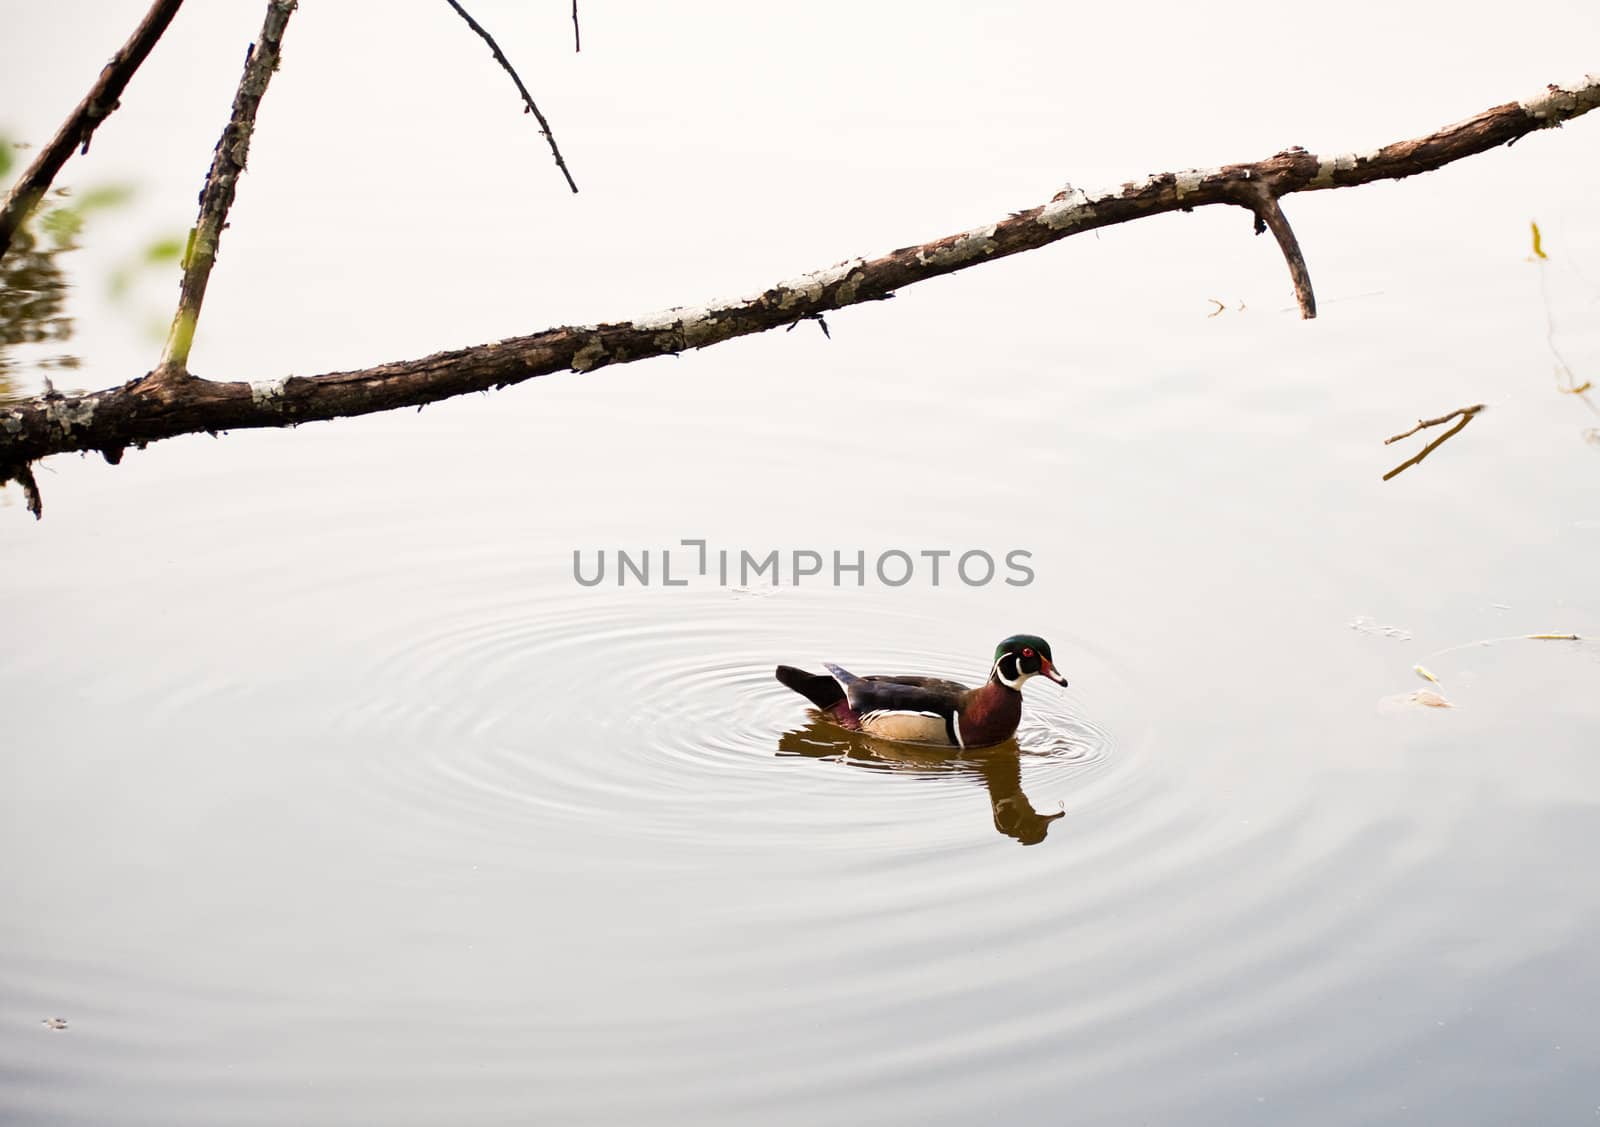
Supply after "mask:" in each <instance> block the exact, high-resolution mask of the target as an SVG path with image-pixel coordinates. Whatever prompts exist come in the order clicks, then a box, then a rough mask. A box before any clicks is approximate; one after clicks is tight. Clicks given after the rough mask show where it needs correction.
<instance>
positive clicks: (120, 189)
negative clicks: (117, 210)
mask: <svg viewBox="0 0 1600 1127" xmlns="http://www.w3.org/2000/svg"><path fill="white" fill-rule="evenodd" d="M133 194H134V191H133V185H132V184H101V185H99V186H98V187H95V188H90V189H89V190H88V191H86V192H84V193H83V195H81V196H79V197H78V208H79V210H80V211H85V212H89V211H99V210H101V209H104V208H108V207H120V206H122V205H123V204H125V203H127V202H128V201H129V200H131V199H133Z"/></svg>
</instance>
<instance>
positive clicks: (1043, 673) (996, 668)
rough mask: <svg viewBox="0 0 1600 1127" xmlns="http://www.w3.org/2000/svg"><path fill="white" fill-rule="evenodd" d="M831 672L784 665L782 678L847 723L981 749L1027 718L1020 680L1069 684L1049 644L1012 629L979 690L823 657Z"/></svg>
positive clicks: (898, 738)
mask: <svg viewBox="0 0 1600 1127" xmlns="http://www.w3.org/2000/svg"><path fill="white" fill-rule="evenodd" d="M823 668H824V669H826V670H827V671H828V672H827V673H825V674H824V673H808V672H806V671H805V670H804V669H796V668H795V667H794V666H792V665H780V666H778V668H777V678H778V681H779V683H780V684H782V685H784V686H786V687H787V688H790V689H793V690H794V691H795V692H797V693H799V694H800V695H801V696H803V697H805V698H806V699H807V700H809V701H810V702H811V703H812V704H814V705H816V707H817V710H818V711H819V712H821V713H822V714H823V716H825V717H826V718H827V719H829V720H831V721H833V722H834V723H835V724H837V725H839V726H840V727H841V728H848V729H850V730H851V731H858V732H865V733H866V734H867V735H869V736H876V737H877V738H879V739H883V740H892V741H894V742H896V743H915V744H931V745H933V746H936V747H955V748H978V747H992V746H993V745H995V744H999V743H1004V742H1005V741H1006V740H1009V739H1010V738H1011V737H1012V736H1014V735H1015V734H1016V731H1017V724H1018V723H1019V722H1020V721H1021V720H1022V686H1023V684H1024V683H1025V682H1026V681H1028V679H1029V678H1032V677H1045V678H1048V679H1049V680H1051V681H1054V682H1055V683H1056V684H1058V685H1061V686H1062V687H1063V688H1064V687H1066V684H1067V679H1066V678H1065V677H1063V676H1062V675H1061V671H1060V670H1058V669H1057V668H1056V666H1055V660H1054V658H1053V657H1052V656H1051V654H1050V643H1049V642H1047V641H1045V640H1044V639H1043V638H1041V637H1039V636H1038V635H1036V634H1013V635H1011V637H1009V638H1007V639H1005V640H1004V641H1003V642H1001V643H1000V644H999V645H998V646H996V647H995V648H994V660H993V662H991V663H990V666H989V679H988V680H987V681H985V682H984V683H983V684H982V685H979V686H978V687H977V688H975V689H973V688H968V687H967V686H966V685H963V684H961V683H959V682H957V681H946V680H944V679H943V678H940V677H907V676H881V675H879V676H870V677H857V676H856V675H855V674H854V673H851V672H850V671H849V670H847V669H842V668H840V667H839V666H837V665H833V664H831V663H828V662H823Z"/></svg>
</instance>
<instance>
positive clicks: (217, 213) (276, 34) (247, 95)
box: [153, 0, 296, 383]
mask: <svg viewBox="0 0 1600 1127" xmlns="http://www.w3.org/2000/svg"><path fill="white" fill-rule="evenodd" d="M295 7H296V0H269V2H268V4H267V15H266V20H265V21H264V22H263V23H262V25H261V36H260V38H259V39H257V41H256V42H254V43H252V44H251V45H250V47H249V48H248V49H247V50H246V51H245V55H244V74H243V75H242V76H240V78H239V89H238V92H237V93H235V94H234V96H233V113H232V114H231V115H230V116H229V118H228V124H227V125H226V126H224V127H223V130H222V136H221V137H220V138H219V139H218V140H217V148H216V151H215V152H214V153H213V154H212V157H211V171H210V172H208V173H206V184H205V187H204V188H202V189H201V190H200V214H199V216H198V217H197V218H196V219H195V223H194V228H193V230H191V231H190V232H189V245H188V247H187V249H185V251H184V254H183V282H182V284H181V286H180V287H179V290H178V311H177V312H176V313H175V314H173V317H172V328H171V330H169V331H168V333H167V346H166V348H165V349H164V350H163V351H162V355H161V363H160V364H158V365H157V366H156V371H155V372H154V373H153V375H154V377H155V379H156V380H157V381H158V382H166V383H179V382H182V381H184V380H185V379H186V378H187V377H188V374H189V349H190V348H191V347H192V346H193V344H194V330H195V326H196V325H197V324H198V323H199V321H200V306H201V305H202V304H203V303H204V301H205V299H206V284H207V283H208V282H209V281H210V280H211V268H212V267H213V266H215V265H216V263H217V249H218V247H219V246H220V245H221V243H222V229H223V228H224V227H225V226H227V222H228V209H229V208H231V207H233V197H234V194H235V193H236V192H237V191H238V188H239V176H240V174H241V173H243V172H244V166H245V163H246V162H247V161H248V160H249V158H250V138H251V136H252V135H253V134H254V133H255V128H256V110H257V109H259V108H260V106H261V99H262V97H263V96H264V95H265V94H266V92H267V84H268V83H270V82H271V81H272V75H273V73H274V72H275V71H277V69H278V60H279V59H280V58H281V57H282V53H283V32H284V29H285V28H287V27H288V25H289V17H290V16H292V15H293V14H294V10H295Z"/></svg>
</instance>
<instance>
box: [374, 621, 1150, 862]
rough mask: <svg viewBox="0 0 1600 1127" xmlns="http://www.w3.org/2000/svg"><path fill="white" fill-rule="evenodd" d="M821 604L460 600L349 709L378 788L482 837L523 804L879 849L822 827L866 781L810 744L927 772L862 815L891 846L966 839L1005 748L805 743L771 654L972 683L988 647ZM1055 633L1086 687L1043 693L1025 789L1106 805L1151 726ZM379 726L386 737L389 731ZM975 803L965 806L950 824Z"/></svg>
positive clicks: (1108, 677)
mask: <svg viewBox="0 0 1600 1127" xmlns="http://www.w3.org/2000/svg"><path fill="white" fill-rule="evenodd" d="M817 610H818V608H817V604H816V602H815V600H814V599H809V598H805V597H802V596H801V594H800V593H797V592H793V591H787V590H779V591H777V592H776V593H775V594H774V596H773V597H770V598H765V599H761V600H751V599H747V598H739V597H737V593H735V592H731V591H712V592H709V593H698V592H696V593H687V592H675V591H668V592H661V591H648V590H645V591H635V592H612V593H609V594H606V593H596V592H583V593H581V594H580V595H577V596H569V597H566V598H556V597H551V596H549V595H548V593H546V595H545V596H543V597H540V598H537V599H529V600H527V601H525V602H523V603H521V604H518V605H514V606H511V607H509V608H508V607H506V606H505V605H503V604H496V605H484V606H482V607H479V608H476V609H475V610H473V611H471V612H468V613H462V614H458V615H456V616H454V617H452V618H451V619H450V620H449V621H445V622H440V623H439V624H438V626H437V628H436V629H434V630H432V631H431V632H427V633H424V634H422V635H421V636H418V637H414V638H412V639H411V640H410V641H409V644H408V645H407V646H406V647H405V648H404V649H403V650H400V651H397V652H393V653H391V654H390V655H389V656H388V657H387V658H386V660H385V661H384V662H382V663H381V664H380V666H379V667H378V668H376V669H375V670H373V671H372V673H371V675H370V676H369V677H368V678H366V679H365V680H366V683H367V684H369V685H371V686H373V687H374V691H373V693H372V695H371V696H369V697H368V698H367V699H365V700H364V701H362V702H361V703H360V705H359V706H358V707H356V708H354V709H353V710H351V711H350V712H349V713H347V714H346V716H345V717H344V720H343V723H345V724H347V725H351V726H354V727H358V728H360V729H361V730H362V731H363V732H364V733H366V738H365V739H364V742H366V743H367V744H368V746H377V747H379V748H381V749H382V750H381V751H380V752H378V753H376V754H375V755H374V756H373V758H371V759H370V760H368V761H367V763H366V768H367V770H368V771H369V772H370V775H369V778H368V779H367V782H366V783H365V784H361V785H360V786H359V787H358V789H366V788H368V787H370V789H371V790H373V791H375V792H377V793H382V794H386V795H387V796H388V797H389V799H390V800H392V801H394V802H396V803H398V804H400V805H401V806H403V807H407V808H409V809H410V810H411V811H412V813H413V814H415V815H416V816H418V817H421V818H425V819H427V820H429V821H431V822H434V823H449V822H454V823H456V824H457V826H458V827H459V828H460V829H461V830H462V831H463V832H470V833H492V832H494V830H493V827H494V826H496V825H497V824H499V825H500V826H501V828H502V829H503V830H506V831H508V832H514V827H515V823H516V821H517V819H519V818H525V817H529V816H533V815H534V814H537V815H538V816H541V817H549V816H556V817H563V818H568V819H572V820H574V821H591V822H593V821H604V820H607V819H622V820H625V821H626V822H627V823H628V826H629V828H630V832H634V833H652V834H665V835H671V836H673V837H678V838H692V839H698V840H729V841H731V840H737V839H738V838H740V837H741V836H744V835H747V834H750V833H755V832H759V833H761V834H763V835H770V834H772V833H774V832H788V833H793V834H794V835H795V836H796V840H797V844H802V845H804V846H805V847H807V848H814V847H817V846H818V845H819V844H825V843H829V842H832V843H837V844H848V845H852V846H859V845H861V844H863V842H862V841H861V840H859V839H856V838H852V839H841V838H839V837H838V836H837V835H823V836H821V837H820V838H819V835H818V834H817V833H816V832H815V831H816V830H817V829H818V828H826V827H829V826H837V825H839V824H843V823H849V822H850V821H851V820H852V812H851V807H852V803H851V802H850V801H849V800H848V799H847V798H845V797H844V796H843V794H842V793H841V794H840V795H839V797H838V798H837V799H835V798H827V799H822V798H821V797H820V796H819V795H818V794H817V792H818V791H823V792H828V793H829V794H833V793H835V792H846V791H849V790H851V789H852V787H853V786H854V784H853V783H850V782H841V781H840V780H839V779H838V778H837V772H836V771H834V770H832V769H831V767H830V763H828V762H822V763H804V762H797V761H796V760H797V759H800V758H808V757H809V758H814V759H824V760H830V759H831V760H842V761H844V762H847V763H849V764H853V765H862V764H865V765H871V766H879V767H894V768H895V769H896V771H897V773H898V774H901V775H903V776H907V777H906V778H904V779H903V780H901V781H899V782H898V784H897V785H898V786H899V787H900V788H901V792H902V795H901V797H904V798H908V799H913V800H914V803H915V805H914V807H906V808H905V809H904V813H903V815H902V817H901V818H899V819H896V820H892V821H889V822H884V821H881V820H879V821H873V822H872V823H871V824H870V826H867V827H863V828H864V829H865V830H866V833H867V836H868V838H869V839H871V840H872V841H873V842H875V843H876V844H878V845H887V844H889V843H891V842H892V841H893V840H895V838H896V836H897V834H898V831H899V829H901V828H903V827H904V825H905V824H906V823H907V822H915V823H918V824H919V825H920V826H921V827H922V829H923V830H924V831H925V830H927V829H928V828H929V827H933V826H941V827H945V828H942V829H940V830H937V831H935V833H934V837H933V839H932V840H929V839H928V838H927V836H926V834H924V837H923V842H922V843H923V844H934V843H935V842H936V841H937V840H938V839H939V838H940V837H941V836H942V835H944V834H946V833H950V834H953V835H954V837H957V838H959V837H968V836H970V830H971V829H972V825H971V814H970V808H971V807H972V805H973V803H972V796H971V795H970V794H969V792H970V791H971V790H972V788H973V787H974V785H975V784H976V785H977V786H980V787H981V786H983V785H984V782H985V780H984V772H985V770H989V771H990V773H991V774H993V765H992V764H990V765H989V766H987V767H986V763H987V762H988V759H986V753H969V754H968V755H967V756H965V757H959V756H953V755H950V754H948V753H942V752H937V751H919V750H917V749H906V754H905V755H903V756H901V757H899V759H898V760H896V759H895V757H894V756H893V755H892V754H890V755H873V754H867V755H857V754H851V753H849V752H848V751H845V750H844V749H843V748H842V747H841V748H835V749H834V750H832V751H829V750H827V748H826V747H823V748H821V749H818V750H816V751H814V752H813V751H805V750H801V751H798V752H797V751H796V745H797V743H804V741H805V738H806V737H805V733H806V732H807V731H808V725H809V726H810V728H812V729H818V725H817V724H816V722H815V718H814V713H813V712H812V711H811V710H810V708H809V706H808V705H807V704H806V702H805V701H804V700H802V699H801V698H799V697H798V696H796V695H795V694H793V693H792V692H790V691H789V690H787V689H785V688H784V687H783V686H781V685H779V684H778V683H777V682H776V680H775V679H774V678H773V675H772V669H773V666H774V665H776V664H777V663H778V662H779V661H792V662H797V663H802V664H804V663H810V664H812V665H813V666H817V665H818V664H819V662H820V661H821V660H824V659H828V658H837V659H838V660H841V661H846V660H848V661H849V662H850V663H851V664H852V665H855V666H858V667H860V668H862V669H864V670H868V671H870V670H874V669H883V670H903V671H916V672H920V673H927V674H931V675H935V676H944V677H950V678H952V679H959V680H966V681H968V682H974V681H976V680H978V679H981V677H982V676H983V674H984V672H985V670H984V669H983V668H982V667H981V662H982V660H983V659H982V656H981V655H980V657H979V659H978V662H976V663H975V662H974V661H972V660H971V659H970V658H965V657H963V655H955V654H949V653H937V652H929V651H924V650H918V649H913V648H906V647H902V648H900V649H884V648H883V647H882V646H881V645H878V644H870V645H869V644H866V643H865V642H864V640H863V639H861V638H860V637H859V635H863V634H866V633H869V632H870V633H874V634H876V633H879V632H881V633H882V634H886V635H899V634H902V633H904V632H905V630H906V627H907V621H906V620H905V619H902V618H901V616H898V615H887V616H875V617H874V619H873V620H872V622H870V623H859V622H858V623H857V625H856V626H855V628H854V631H853V632H854V633H855V634H856V635H858V636H857V637H855V638H852V637H849V636H848V635H849V634H850V633H852V631H850V630H846V631H844V633H845V634H846V635H847V636H846V637H844V638H840V637H839V636H838V634H839V633H840V632H839V631H838V630H837V629H829V628H820V629H819V616H818V614H817ZM926 629H927V628H926V626H925V625H924V626H921V627H919V632H924V633H925V632H926ZM823 635H827V636H828V637H827V640H826V641H823V640H821V636H823ZM1056 645H1057V650H1058V652H1059V653H1061V654H1062V655H1063V661H1070V662H1071V663H1072V664H1071V668H1072V669H1073V675H1074V681H1075V684H1074V687H1073V688H1072V689H1070V690H1066V691H1062V690H1060V689H1058V688H1057V687H1056V686H1054V685H1048V684H1045V683H1044V682H1038V683H1036V684H1035V685H1033V686H1030V688H1029V689H1028V692H1027V695H1026V704H1025V707H1024V721H1023V725H1022V727H1021V729H1020V730H1019V732H1018V736H1017V739H1016V746H1015V747H1013V748H1011V750H1010V752H1009V754H1010V755H1011V756H1012V757H1013V758H1014V759H1015V761H1016V763H1015V765H1014V768H1013V770H1014V771H1020V787H1016V786H1013V787H1012V788H1011V789H1017V790H1019V793H1025V794H1027V795H1030V796H1033V797H1034V798H1035V799H1036V800H1037V803H1038V804H1039V805H1040V808H1041V809H1049V810H1059V809H1060V808H1061V806H1062V804H1063V803H1069V804H1071V803H1077V802H1080V801H1093V796H1094V795H1095V794H1097V793H1098V794H1104V793H1105V792H1106V791H1107V790H1108V789H1112V790H1114V789H1115V788H1116V787H1117V786H1119V785H1121V784H1119V783H1118V782H1117V778H1118V776H1119V775H1121V776H1126V775H1127V774H1128V773H1130V772H1132V771H1134V770H1135V769H1136V767H1135V763H1136V757H1135V756H1133V755H1132V754H1130V753H1129V752H1130V751H1131V749H1125V748H1123V747H1121V746H1119V744H1118V742H1117V740H1116V739H1115V738H1114V736H1113V734H1112V728H1111V725H1114V724H1116V723H1117V722H1119V721H1124V722H1127V723H1128V724H1130V725H1131V724H1132V723H1133V720H1132V718H1131V715H1130V712H1129V702H1130V699H1131V694H1130V692H1129V690H1128V688H1127V686H1126V685H1124V684H1122V683H1121V682H1120V681H1119V680H1118V679H1117V676H1116V674H1115V673H1114V671H1112V670H1111V669H1109V668H1107V667H1106V666H1105V664H1104V663H1103V662H1102V661H1100V660H1098V659H1096V658H1095V657H1094V656H1093V655H1091V654H1089V653H1088V652H1087V651H1085V652H1083V653H1078V652H1076V648H1075V647H1074V646H1073V644H1072V640H1071V639H1066V638H1060V639H1058V640H1057V643H1056ZM841 651H843V652H841ZM1069 655H1070V656H1069ZM975 666H976V667H975ZM1080 685H1081V686H1085V687H1084V688H1080V687H1078V686H1080ZM374 729H378V730H381V731H383V732H385V733H387V738H384V739H378V740H373V739H371V737H372V735H373V734H374ZM815 734H816V736H817V738H819V739H821V740H822V741H823V742H824V744H825V743H826V741H827V740H830V739H833V740H845V741H846V742H848V740H849V738H850V737H849V734H848V733H844V732H842V731H840V730H838V729H835V728H831V727H828V726H822V727H821V728H820V729H818V730H817V731H816V733H815ZM1002 774H1003V772H1002ZM991 783H992V781H991ZM886 784H889V781H888V780H884V781H882V782H880V784H879V785H886ZM998 785H1000V786H1001V787H1002V790H1004V789H1006V787H1007V784H1006V783H1005V782H1004V781H1001V782H1000V783H999V784H998ZM990 789H991V790H993V785H991V786H990ZM1002 797H1007V796H1006V795H1002ZM854 805H855V806H856V807H857V808H859V807H860V806H861V803H860V802H859V800H858V801H856V802H855V803H854ZM958 808H959V809H960V810H961V816H960V817H958V818H954V819H952V818H947V817H946V814H947V813H950V812H952V811H954V810H956V809H958ZM980 809H981V807H980ZM880 813H881V811H880ZM950 822H954V823H955V825H954V826H953V827H952V826H949V825H948V823H950ZM911 840H912V841H916V840H917V839H916V838H912V839H911ZM903 844H904V843H903V842H902V847H903Z"/></svg>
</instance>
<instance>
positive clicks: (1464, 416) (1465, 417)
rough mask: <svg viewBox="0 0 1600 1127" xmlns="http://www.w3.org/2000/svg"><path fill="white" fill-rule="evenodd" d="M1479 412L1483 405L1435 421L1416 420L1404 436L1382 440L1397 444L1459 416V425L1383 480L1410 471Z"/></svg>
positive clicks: (1399, 435) (1461, 410)
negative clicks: (1422, 430) (1423, 429)
mask: <svg viewBox="0 0 1600 1127" xmlns="http://www.w3.org/2000/svg"><path fill="white" fill-rule="evenodd" d="M1481 410H1483V404H1482V403H1475V404H1473V405H1472V406H1471V407H1462V408H1461V409H1460V410H1457V411H1451V412H1450V413H1449V414H1448V415H1440V416H1439V417H1438V418H1437V419H1418V420H1417V425H1416V426H1414V427H1412V428H1411V429H1410V430H1408V431H1406V432H1405V433H1404V434H1397V435H1395V436H1394V437H1393V438H1386V439H1384V445H1385V446H1387V445H1388V444H1389V443H1391V442H1398V441H1399V440H1400V439H1402V438H1405V437H1407V436H1408V435H1413V434H1416V433H1417V431H1419V430H1421V429H1422V428H1423V427H1436V426H1438V425H1439V424H1441V423H1445V422H1449V421H1450V420H1451V419H1453V418H1455V417H1456V416H1457V415H1460V416H1461V421H1460V422H1459V423H1457V424H1456V425H1455V426H1453V427H1451V428H1450V429H1449V430H1447V431H1445V432H1444V433H1443V434H1441V435H1440V436H1439V437H1438V438H1436V439H1434V440H1433V441H1432V442H1430V443H1428V445H1426V446H1424V447H1423V448H1422V449H1421V450H1418V451H1417V452H1416V454H1414V455H1412V456H1411V457H1410V458H1407V459H1406V460H1405V461H1403V462H1401V463H1400V464H1399V465H1398V466H1396V467H1395V468H1394V469H1392V470H1390V471H1389V472H1388V473H1386V474H1384V475H1383V480H1384V481H1388V480H1389V479H1390V478H1392V477H1394V476H1395V475H1396V474H1398V473H1402V472H1404V471H1405V470H1408V469H1410V468H1411V467H1412V466H1414V465H1416V464H1417V463H1418V462H1420V461H1422V459H1424V458H1426V457H1427V456H1428V455H1429V454H1432V453H1433V452H1434V451H1435V450H1437V449H1438V448H1439V447H1441V446H1443V445H1444V444H1445V442H1446V441H1447V440H1449V439H1450V438H1452V437H1453V436H1455V435H1456V434H1459V433H1460V432H1461V431H1462V430H1463V429H1464V428H1465V427H1466V425H1467V424H1468V423H1470V422H1471V421H1472V419H1473V416H1475V415H1476V414H1477V413H1478V412H1479V411H1481Z"/></svg>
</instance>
